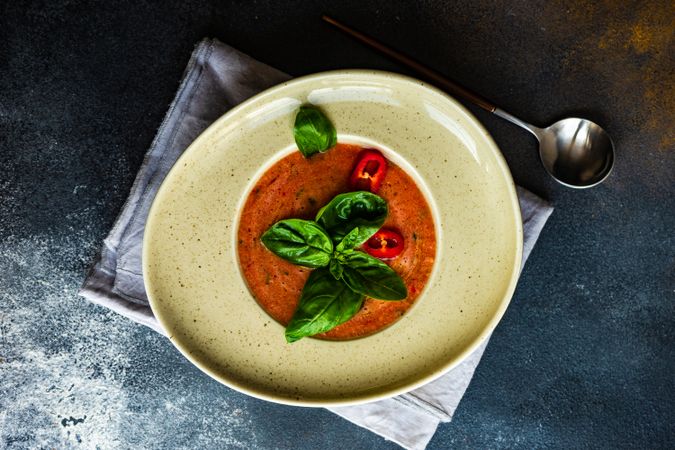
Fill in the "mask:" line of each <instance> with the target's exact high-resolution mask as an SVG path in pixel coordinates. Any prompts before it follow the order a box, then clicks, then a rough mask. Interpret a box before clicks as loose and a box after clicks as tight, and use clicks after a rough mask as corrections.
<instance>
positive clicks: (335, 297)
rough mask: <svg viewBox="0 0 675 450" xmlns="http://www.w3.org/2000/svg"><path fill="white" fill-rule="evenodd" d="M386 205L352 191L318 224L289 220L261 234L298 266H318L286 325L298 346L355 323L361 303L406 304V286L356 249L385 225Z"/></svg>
mask: <svg viewBox="0 0 675 450" xmlns="http://www.w3.org/2000/svg"><path fill="white" fill-rule="evenodd" d="M386 217H387V203H386V202H385V201H384V199H382V198H381V197H379V196H377V195H375V194H372V193H370V192H362V191H358V192H349V193H346V194H340V195H338V196H336V197H335V198H333V200H331V201H330V202H329V203H328V204H327V205H326V206H324V207H323V208H321V210H319V213H318V214H317V216H316V221H310V220H301V219H286V220H282V221H279V222H277V223H275V224H274V225H272V226H271V227H270V228H269V229H268V230H267V231H266V232H265V233H264V234H263V236H262V238H261V240H262V242H263V244H264V245H265V247H267V248H268V249H269V250H271V251H272V252H273V253H274V254H276V255H277V256H279V257H281V258H284V259H286V260H288V261H290V262H292V263H294V264H298V265H301V266H304V267H310V268H315V269H316V270H314V271H313V272H312V273H311V274H310V276H309V279H308V280H307V282H306V283H305V286H304V287H303V289H302V294H301V296H300V302H299V303H298V307H297V309H296V310H295V313H294V315H293V317H292V318H291V321H290V322H289V324H288V326H287V327H286V340H287V341H288V342H295V341H297V340H298V339H301V338H303V337H306V336H313V335H315V334H319V333H324V332H326V331H329V330H331V329H333V328H334V327H336V326H338V325H340V324H341V323H344V322H346V321H347V320H349V319H351V318H352V317H353V316H354V315H355V314H356V313H357V312H358V311H359V309H360V308H361V305H362V304H363V299H364V298H365V297H370V298H374V299H379V300H403V299H405V298H406V297H407V296H408V291H407V289H406V287H405V283H404V282H403V280H402V279H401V277H399V276H398V275H397V274H396V272H395V271H394V270H393V269H391V267H389V266H388V265H387V264H385V263H383V262H382V261H380V260H379V259H377V258H373V257H372V256H370V255H368V254H366V253H363V252H360V251H357V250H354V249H355V248H356V247H358V246H359V245H361V244H363V243H364V242H365V241H367V240H368V239H369V238H370V237H371V236H372V235H373V234H375V232H376V231H377V230H378V229H379V228H380V227H381V226H382V224H383V223H384V220H385V219H386Z"/></svg>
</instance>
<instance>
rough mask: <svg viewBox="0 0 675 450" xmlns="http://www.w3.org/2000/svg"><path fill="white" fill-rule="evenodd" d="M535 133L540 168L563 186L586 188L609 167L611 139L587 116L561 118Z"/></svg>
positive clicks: (592, 184)
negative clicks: (584, 117) (581, 117)
mask: <svg viewBox="0 0 675 450" xmlns="http://www.w3.org/2000/svg"><path fill="white" fill-rule="evenodd" d="M535 136H537V139H538V140H539V156H540V157H541V162H542V164H543V165H544V168H545V169H546V171H547V172H548V173H549V175H551V176H552V177H553V178H554V179H555V180H557V181H558V182H560V183H561V184H564V185H565V186H569V187H573V188H589V187H592V186H595V185H597V184H599V183H601V182H602V181H603V180H604V179H605V178H607V176H608V175H609V173H610V172H611V171H612V166H613V165H614V145H613V143H612V140H611V138H610V137H609V135H608V134H607V132H605V130H603V129H602V128H601V127H600V126H599V125H597V124H596V123H594V122H591V121H590V120H586V119H579V118H576V117H575V118H569V119H563V120H560V121H558V122H556V123H554V124H553V125H551V126H550V127H548V128H544V129H541V130H538V131H537V133H535Z"/></svg>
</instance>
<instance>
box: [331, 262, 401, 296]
mask: <svg viewBox="0 0 675 450" xmlns="http://www.w3.org/2000/svg"><path fill="white" fill-rule="evenodd" d="M341 259H342V264H343V267H342V280H343V281H344V282H345V283H346V284H347V286H349V287H350V289H352V290H353V291H354V292H358V293H359V294H363V295H365V296H367V297H371V298H375V299H378V300H403V299H404V298H406V297H407V296H408V290H407V289H406V287H405V283H404V282H403V280H402V279H401V277H399V276H398V274H397V273H396V272H394V270H393V269H392V268H391V267H389V266H388V265H386V264H385V263H383V262H382V261H380V260H379V259H377V258H374V257H372V256H370V255H368V254H366V253H363V252H355V251H352V252H347V253H345V254H343V255H341Z"/></svg>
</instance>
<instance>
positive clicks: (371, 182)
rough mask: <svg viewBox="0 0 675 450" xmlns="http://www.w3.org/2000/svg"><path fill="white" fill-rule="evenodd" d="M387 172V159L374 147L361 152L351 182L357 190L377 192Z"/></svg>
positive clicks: (350, 178)
mask: <svg viewBox="0 0 675 450" xmlns="http://www.w3.org/2000/svg"><path fill="white" fill-rule="evenodd" d="M386 174H387V160H386V159H385V158H384V156H382V153H380V152H378V151H377V150H375V149H374V148H369V149H366V150H364V151H363V152H361V154H360V155H359V160H358V162H357V163H356V167H354V171H353V172H352V175H351V177H349V184H350V185H351V187H352V189H354V190H355V191H370V192H374V193H376V194H377V191H379V190H380V186H382V182H383V181H384V176H385V175H386Z"/></svg>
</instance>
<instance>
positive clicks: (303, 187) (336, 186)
mask: <svg viewBox="0 0 675 450" xmlns="http://www.w3.org/2000/svg"><path fill="white" fill-rule="evenodd" d="M362 150H363V148H362V147H360V146H357V145H348V144H338V145H336V146H335V147H333V148H332V149H331V150H329V151H327V152H325V153H321V154H316V155H314V156H312V157H311V158H309V159H306V158H304V157H303V156H302V154H300V152H293V153H292V154H290V155H288V156H286V157H285V158H283V159H281V160H280V161H278V162H276V163H275V164H274V165H273V166H272V167H270V168H269V169H268V170H267V171H266V172H265V173H264V174H263V175H262V177H261V178H260V180H258V182H257V183H256V184H255V186H254V187H253V189H252V190H251V193H250V194H249V196H248V198H247V199H246V202H245V204H244V208H243V210H242V213H241V219H240V222H239V230H238V253H239V263H240V265H241V270H242V273H243V275H244V278H245V279H246V283H247V284H248V287H249V289H250V290H251V293H252V294H253V296H254V297H255V298H256V300H257V301H258V303H259V304H260V306H261V307H262V308H263V309H264V310H265V311H267V313H268V314H269V315H270V316H272V317H273V318H274V319H275V320H277V321H278V322H280V323H281V324H283V325H286V324H288V322H289V321H290V319H291V317H292V316H293V313H294V312H295V309H296V307H297V305H298V301H299V299H300V294H301V292H302V288H303V286H304V285H305V282H306V281H307V278H308V277H309V274H310V272H311V269H307V268H304V267H300V266H297V265H294V264H292V263H290V262H288V261H286V260H283V259H281V258H279V257H278V256H276V255H275V254H273V253H272V252H271V251H269V250H268V249H267V248H265V246H264V245H263V244H262V241H261V240H260V237H261V236H262V235H263V233H265V231H266V230H267V229H268V228H269V227H270V226H272V225H273V224H274V223H276V222H277V221H279V220H283V219H288V218H301V219H308V220H313V219H314V217H315V216H316V213H317V211H318V210H319V209H320V208H321V207H322V206H323V205H325V204H326V203H328V202H329V201H330V200H332V199H333V197H335V196H336V195H337V194H341V193H343V192H349V191H352V189H350V187H349V178H350V174H351V173H352V170H353V169H354V166H355V164H356V162H357V158H358V156H359V154H360V152H361V151H362ZM388 165H389V168H388V171H387V173H386V177H385V179H384V181H383V183H382V185H381V187H380V190H379V191H378V192H377V194H378V195H379V196H381V197H382V198H384V199H385V200H386V201H387V204H388V207H389V214H388V216H387V219H386V222H385V223H384V227H387V228H391V229H395V230H397V231H398V232H399V233H400V234H401V235H402V236H403V239H404V248H403V251H402V252H401V253H400V254H399V255H398V256H396V257H395V258H393V259H391V260H385V262H386V263H387V264H388V265H389V266H390V267H391V268H392V269H394V270H395V271H396V273H398V275H399V276H400V277H401V278H402V279H403V281H404V282H405V284H406V287H407V289H408V297H407V298H405V299H404V300H401V301H382V300H374V299H370V298H368V299H366V300H365V302H364V304H363V307H362V308H361V310H360V311H359V312H358V313H357V314H356V315H355V316H354V317H352V318H351V319H350V320H348V321H347V322H345V323H343V324H341V325H338V326H337V327H335V328H333V329H332V330H330V331H328V332H326V333H323V334H319V335H316V336H315V337H319V338H324V339H335V340H341V339H353V338H357V337H363V336H367V335H369V334H372V333H375V332H377V331H379V330H381V329H383V328H385V327H387V326H389V325H391V324H392V323H394V322H395V321H396V320H397V319H399V318H400V317H401V316H402V315H403V314H404V313H405V312H406V311H407V310H408V309H409V308H410V307H411V306H412V305H413V303H414V302H415V300H416V299H417V297H418V296H419V294H420V292H421V291H422V289H423V288H424V286H425V284H426V283H427V281H428V279H429V276H430V274H431V270H432V268H433V264H434V256H435V253H436V236H435V231H434V222H433V218H432V215H431V210H430V209H429V205H428V204H427V201H426V199H425V198H424V195H423V194H422V192H421V191H420V189H419V188H418V187H417V185H416V184H415V182H414V181H413V179H412V178H411V177H410V176H409V175H408V174H406V173H405V172H404V170H403V169H402V168H401V167H399V166H396V165H395V164H393V163H392V162H391V161H389V163H388Z"/></svg>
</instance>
